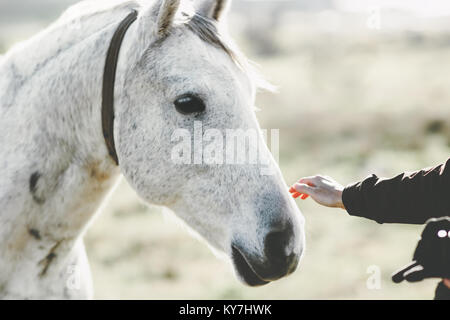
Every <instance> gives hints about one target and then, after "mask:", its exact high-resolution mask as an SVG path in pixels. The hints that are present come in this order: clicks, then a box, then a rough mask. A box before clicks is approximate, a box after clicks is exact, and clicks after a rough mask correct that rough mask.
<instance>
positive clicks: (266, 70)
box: [0, 0, 450, 299]
mask: <svg viewBox="0 0 450 320" xmlns="http://www.w3.org/2000/svg"><path fill="white" fill-rule="evenodd" d="M94 1H95V0H94ZM75 2H77V1H72V0H14V1H10V0H0V53H3V52H5V51H6V50H7V49H8V48H9V47H11V46H12V45H13V44H15V43H17V42H19V41H21V40H24V39H27V38H29V37H31V36H32V35H33V34H35V33H37V32H38V31H39V30H41V29H43V28H45V27H46V26H47V25H48V24H49V23H51V22H52V21H53V20H55V19H56V18H57V17H58V15H59V14H60V13H61V12H62V11H63V10H65V9H66V8H67V7H68V6H69V5H71V4H73V3H75ZM449 15H450V4H449V3H447V2H446V1H437V0H436V1H433V2H427V1H360V0H347V1H345V0H342V1H337V0H336V1H333V0H322V1H318V0H314V1H313V0H309V1H306V0H297V1H243V0H235V1H234V3H233V7H232V12H231V14H230V17H229V20H230V32H231V34H232V36H233V37H234V38H235V40H236V41H237V43H238V44H239V45H240V46H241V48H242V50H243V51H244V52H245V53H246V54H247V55H248V56H249V57H250V58H251V59H252V60H254V61H255V62H257V63H258V64H259V65H260V69H261V70H262V72H263V74H264V75H265V76H266V77H267V78H268V79H269V80H270V81H271V82H272V83H274V84H275V85H277V86H278V88H279V90H278V91H279V92H278V93H277V94H273V93H264V92H262V93H260V94H259V95H258V99H257V100H258V101H257V105H258V107H260V108H261V111H259V112H258V113H257V116H258V118H259V120H260V123H261V126H262V127H263V128H267V129H273V128H275V129H280V166H281V170H282V172H283V174H284V177H285V179H286V181H287V183H288V184H290V183H293V182H294V181H295V180H297V179H298V178H299V177H301V176H306V175H312V174H317V173H320V174H326V175H330V176H332V177H334V178H336V179H337V180H338V181H340V182H341V183H343V184H347V183H350V182H353V181H356V180H358V179H362V178H364V177H365V176H367V175H368V174H371V173H377V174H378V175H380V176H390V175H394V174H396V173H399V172H402V171H405V170H415V169H419V168H421V167H426V166H431V165H435V164H438V163H440V162H443V161H445V160H446V159H447V157H448V156H449V155H450V117H449V116H450V108H449V105H450V90H449V87H450V76H449V75H450V64H449V63H447V59H448V57H449V56H450V32H449V31H450V19H449V18H448V16H449ZM373 19H375V20H373ZM378 19H379V20H378ZM374 21H375V23H373V22H374ZM376 21H379V22H380V23H379V28H378V25H377V22H376ZM298 205H299V207H300V208H301V210H302V211H303V213H304V215H305V217H306V220H307V225H306V232H307V250H306V255H305V256H304V258H303V261H302V264H301V265H300V267H299V269H298V270H297V271H296V272H295V273H294V274H293V275H291V276H289V277H287V278H285V279H282V280H279V281H277V282H275V283H272V284H269V285H267V286H265V287H261V288H249V287H245V286H244V285H242V284H241V283H240V282H238V281H237V280H236V278H235V277H234V275H233V272H232V269H231V267H230V266H229V265H228V264H227V263H225V262H224V261H221V260H219V259H217V258H216V257H215V256H214V255H213V254H212V253H211V251H210V250H209V249H208V247H207V246H206V245H205V244H203V243H201V241H198V240H197V239H195V238H193V237H192V236H191V235H190V234H189V232H188V230H187V229H186V228H185V227H183V226H182V224H180V223H177V221H176V219H173V216H172V214H171V213H167V212H165V210H164V209H162V208H157V207H148V206H146V205H144V204H142V203H141V202H140V200H139V199H138V198H137V196H136V195H135V194H134V192H133V190H131V188H130V187H129V186H128V185H127V184H126V182H124V181H123V182H122V184H121V185H120V186H119V188H118V190H117V191H116V192H115V194H114V195H113V196H112V198H111V201H110V202H108V204H107V205H106V207H105V209H104V210H103V213H102V214H101V215H100V216H99V217H98V218H97V219H96V221H95V222H94V224H93V225H92V227H91V228H90V230H89V231H88V233H87V236H86V238H85V241H86V246H87V252H88V256H89V259H90V263H91V267H92V271H93V278H94V286H95V297H96V298H99V299H109V298H121V299H131V298H133V299H420V298H425V299H428V298H431V297H432V296H433V291H434V288H435V286H436V283H437V280H427V281H424V282H422V283H419V284H414V285H412V284H406V283H404V284H400V285H394V284H393V283H391V281H390V275H391V273H392V272H393V271H395V270H396V269H397V268H398V267H400V266H402V265H403V264H405V263H407V262H409V260H410V258H411V256H412V253H413V250H414V248H415V244H416V241H417V239H418V236H419V234H420V232H421V230H422V226H406V225H379V224H377V223H375V222H371V221H366V220H364V219H360V218H355V217H349V216H348V215H347V214H346V213H345V212H343V211H340V210H333V209H326V208H323V207H320V206H318V205H316V204H314V203H313V202H312V200H307V201H298ZM370 266H378V267H379V268H380V270H381V288H380V289H378V290H371V289H368V288H367V285H366V281H367V279H368V278H369V276H370V274H369V273H367V269H368V268H369V267H370Z"/></svg>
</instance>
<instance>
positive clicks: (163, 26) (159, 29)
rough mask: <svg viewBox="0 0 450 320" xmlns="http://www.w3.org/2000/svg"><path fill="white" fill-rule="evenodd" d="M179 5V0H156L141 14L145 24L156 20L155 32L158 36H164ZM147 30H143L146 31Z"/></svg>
mask: <svg viewBox="0 0 450 320" xmlns="http://www.w3.org/2000/svg"><path fill="white" fill-rule="evenodd" d="M179 6H180V0H156V1H155V3H154V4H153V5H152V6H151V7H150V8H147V10H146V11H145V12H144V13H143V14H142V17H141V18H142V20H143V21H144V24H145V25H150V24H153V23H154V22H155V21H156V26H155V25H153V26H155V27H154V28H156V30H155V32H156V35H157V36H158V37H164V36H166V35H167V34H168V33H169V30H170V27H171V25H172V22H173V20H174V18H175V15H176V13H177V11H178V7H179ZM148 31H149V30H148V29H147V30H145V32H148Z"/></svg>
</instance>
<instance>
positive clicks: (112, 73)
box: [102, 10, 138, 165]
mask: <svg viewBox="0 0 450 320" xmlns="http://www.w3.org/2000/svg"><path fill="white" fill-rule="evenodd" d="M137 15H138V13H137V11H136V10H133V11H132V12H131V13H130V14H129V15H128V16H127V17H126V18H125V19H124V20H123V21H122V22H121V23H120V25H119V27H118V28H117V30H116V32H115V33H114V36H113V37H112V40H111V44H110V45H109V49H108V54H107V56H106V63H105V70H104V73H103V91H102V128H103V136H104V137H105V142H106V146H107V148H108V152H109V155H110V156H111V157H112V158H113V160H114V162H115V163H116V164H117V165H119V159H118V157H117V152H116V146H115V143H114V84H115V82H116V70H117V61H118V60H119V53H120V47H121V45H122V41H123V38H124V37H125V33H126V32H127V30H128V28H129V27H130V26H131V24H132V23H133V22H134V21H136V19H137Z"/></svg>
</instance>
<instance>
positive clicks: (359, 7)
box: [335, 0, 450, 16]
mask: <svg viewBox="0 0 450 320" xmlns="http://www.w3.org/2000/svg"><path fill="white" fill-rule="evenodd" d="M335 3H336V4H338V6H339V7H340V8H341V9H343V10H349V11H368V10H370V9H371V8H373V7H379V8H380V9H381V10H383V9H403V10H408V11H412V12H414V13H416V14H419V15H422V16H448V15H450V0H335Z"/></svg>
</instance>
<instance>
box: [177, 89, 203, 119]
mask: <svg viewBox="0 0 450 320" xmlns="http://www.w3.org/2000/svg"><path fill="white" fill-rule="evenodd" d="M174 105H175V108H176V109H177V111H178V112H179V113H182V114H191V113H197V112H203V111H205V104H204V103H203V101H202V99H200V98H199V97H197V96H194V95H192V94H185V95H182V96H181V97H179V98H177V100H175V102H174Z"/></svg>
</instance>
